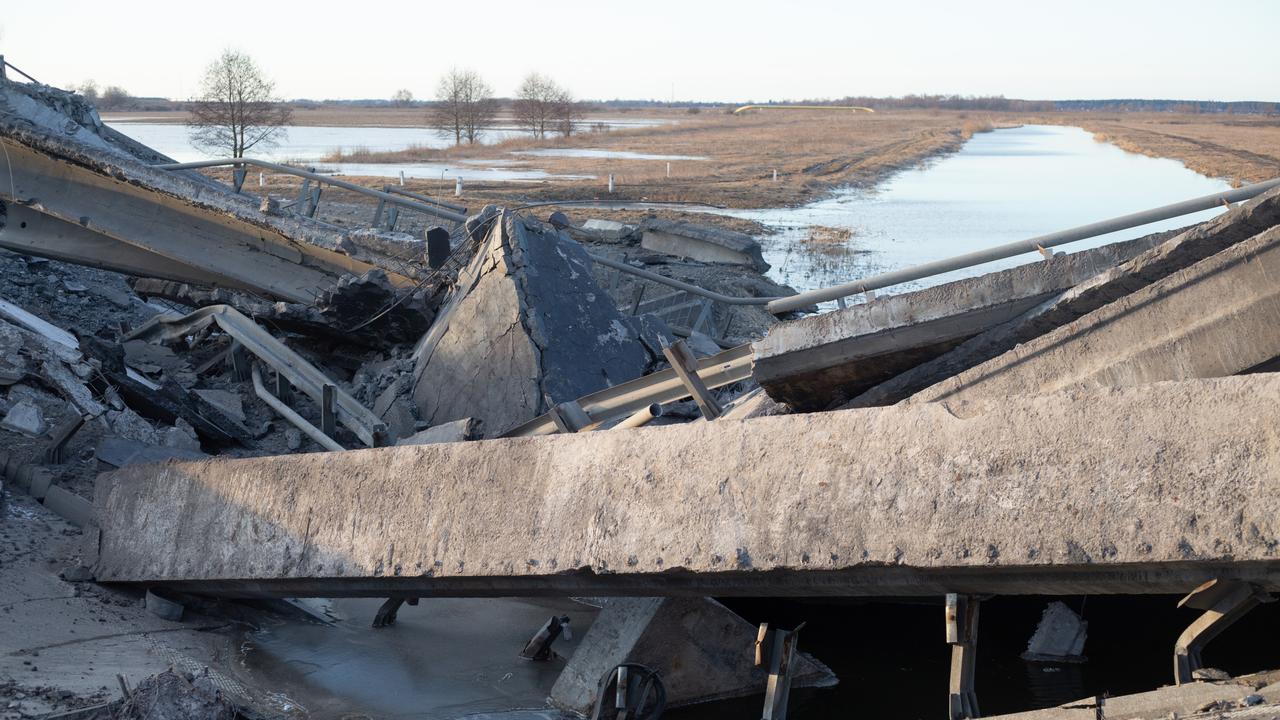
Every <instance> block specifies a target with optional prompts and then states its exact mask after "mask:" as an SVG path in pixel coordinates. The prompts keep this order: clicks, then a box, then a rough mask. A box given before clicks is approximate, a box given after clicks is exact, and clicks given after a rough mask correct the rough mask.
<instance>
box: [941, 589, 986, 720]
mask: <svg viewBox="0 0 1280 720" xmlns="http://www.w3.org/2000/svg"><path fill="white" fill-rule="evenodd" d="M981 602H982V601H981V599H979V598H978V597H977V596H974V595H958V594H956V593H947V601H946V611H947V643H948V644H950V645H951V687H950V693H949V695H948V696H947V717H948V718H950V719H951V720H967V719H968V718H976V717H978V716H979V713H978V693H977V691H976V690H975V689H974V666H975V663H976V660H977V650H978V606H979V604H981Z"/></svg>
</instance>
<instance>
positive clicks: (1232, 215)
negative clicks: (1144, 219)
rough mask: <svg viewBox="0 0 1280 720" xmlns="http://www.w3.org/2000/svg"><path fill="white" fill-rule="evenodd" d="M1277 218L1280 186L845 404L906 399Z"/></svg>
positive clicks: (1251, 233)
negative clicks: (1279, 188)
mask: <svg viewBox="0 0 1280 720" xmlns="http://www.w3.org/2000/svg"><path fill="white" fill-rule="evenodd" d="M1276 224H1280V190H1272V191H1270V192H1267V193H1264V194H1263V195H1260V196H1258V197H1256V198H1254V199H1252V200H1250V201H1248V202H1245V203H1242V204H1240V205H1238V206H1236V207H1235V208H1233V209H1232V210H1230V211H1228V212H1225V213H1223V214H1221V215H1219V216H1218V217H1216V218H1214V219H1212V220H1209V221H1207V222H1204V223H1201V224H1200V225H1196V226H1194V227H1191V228H1188V229H1187V230H1185V231H1183V232H1181V233H1178V234H1177V235H1176V236H1175V237H1174V238H1172V239H1170V240H1168V241H1166V242H1164V243H1162V244H1160V245H1159V246H1157V247H1155V248H1152V249H1151V250H1148V251H1147V252H1144V253H1142V254H1141V255H1138V256H1137V257H1135V258H1133V259H1131V260H1129V261H1127V262H1124V263H1122V264H1120V265H1118V266H1116V267H1114V268H1112V269H1110V270H1107V271H1105V272H1103V273H1101V274H1099V275H1097V276H1095V277H1093V278H1091V279H1089V280H1088V281H1086V282H1083V283H1080V284H1079V285H1077V286H1076V287H1074V288H1071V289H1070V290H1068V291H1066V292H1064V293H1062V294H1061V295H1060V296H1058V297H1056V298H1053V299H1051V300H1048V301H1045V302H1044V303H1042V304H1040V305H1038V306H1037V307H1035V308H1033V309H1031V310H1029V311H1027V312H1026V313H1024V314H1022V315H1020V316H1018V317H1017V318H1014V319H1013V320H1010V321H1008V322H1006V323H1003V324H1001V325H998V326H996V327H994V328H992V329H990V330H988V331H986V332H984V333H982V334H981V335H977V336H975V337H973V338H970V339H969V340H966V341H965V342H964V343H962V344H961V345H959V346H958V347H956V348H955V349H954V350H951V351H950V352H948V353H946V354H944V355H942V356H940V357H937V358H934V359H932V360H929V361H928V362H925V363H923V364H921V365H919V366H917V367H915V368H912V369H911V370H908V371H906V372H904V373H902V374H901V375H898V376H896V377H894V378H892V379H890V380H887V381H885V382H883V383H881V384H879V385H877V386H876V387H873V388H871V389H869V390H867V391H866V392H864V393H863V394H862V395H860V396H858V397H856V398H854V399H853V400H851V401H850V402H849V403H847V405H845V407H871V406H874V405H889V404H892V403H895V402H899V401H901V400H904V399H906V398H907V397H910V396H911V395H913V394H915V393H917V392H920V391H921V390H923V389H925V388H927V387H930V386H931V385H934V384H936V383H939V382H942V381H943V380H946V379H947V378H950V377H952V376H954V375H956V374H958V373H960V372H962V371H964V370H967V369H969V368H972V367H974V366H976V365H978V364H980V363H983V362H986V361H987V360H990V359H991V358H994V357H996V356H997V355H1000V354H1001V353H1004V352H1007V351H1009V350H1011V349H1013V348H1014V347H1016V346H1017V345H1018V344H1020V343H1026V342H1029V341H1031V340H1033V339H1035V338H1037V337H1040V336H1042V335H1044V334H1045V333H1048V332H1050V331H1052V330H1053V329H1055V328H1058V327H1061V326H1063V325H1066V324H1067V323H1070V322H1072V321H1074V320H1076V319H1077V318H1080V317H1082V316H1084V315H1086V314H1088V313H1090V312H1093V311H1094V310H1097V309H1098V308H1101V307H1103V306H1104V305H1106V304H1107V303H1110V302H1112V301H1114V300H1116V299H1118V298H1121V297H1124V296H1125V295H1128V294H1129V293H1132V292H1134V291H1136V290H1139V289H1141V288H1144V287H1146V286H1148V285H1150V284H1151V283H1153V282H1155V281H1157V280H1159V279H1161V278H1164V277H1167V276H1169V275H1170V274H1172V273H1175V272H1177V271H1178V270H1181V269H1183V268H1186V267H1189V266H1191V265H1193V264H1195V263H1197V262H1199V261H1201V260H1203V259H1205V258H1207V257H1209V256H1211V255H1213V254H1214V253H1217V252H1220V251H1221V250H1224V249H1226V248H1229V247H1231V246H1232V245H1234V244H1236V243H1238V242H1241V241H1243V240H1247V239H1249V238H1251V237H1253V236H1255V235H1257V234H1258V233H1260V232H1263V231H1265V230H1267V229H1269V228H1271V227H1273V226H1275V225H1276Z"/></svg>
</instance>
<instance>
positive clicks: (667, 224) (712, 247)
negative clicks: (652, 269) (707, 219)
mask: <svg viewBox="0 0 1280 720" xmlns="http://www.w3.org/2000/svg"><path fill="white" fill-rule="evenodd" d="M640 231H641V232H642V233H643V235H642V236H641V237H640V247H642V248H644V249H646V250H654V251H656V252H662V253H666V254H668V255H675V256H677V257H684V258H689V259H691V260H700V261H702V262H711V263H727V264H730V265H748V266H750V267H752V268H754V269H755V270H756V272H761V273H763V272H765V271H767V270H768V269H769V263H767V262H765V261H764V255H763V254H762V253H761V251H760V243H758V242H756V240H755V238H753V237H751V236H750V235H747V234H746V233H740V232H735V231H733V230H723V229H721V228H716V227H710V226H707V225H694V224H692V223H682V222H674V221H671V220H659V219H656V218H650V219H648V220H645V221H644V224H642V225H641V226H640Z"/></svg>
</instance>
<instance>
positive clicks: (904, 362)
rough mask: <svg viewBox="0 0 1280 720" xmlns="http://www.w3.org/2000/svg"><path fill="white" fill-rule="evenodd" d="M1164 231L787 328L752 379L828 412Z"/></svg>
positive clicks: (764, 349)
mask: <svg viewBox="0 0 1280 720" xmlns="http://www.w3.org/2000/svg"><path fill="white" fill-rule="evenodd" d="M1171 236H1172V233H1157V234H1155V235H1150V236H1147V237H1144V238H1139V239H1137V240H1129V241H1127V242H1121V243H1114V244H1111V245H1105V246H1103V247H1100V248H1094V249H1090V250H1084V251H1082V252H1078V253H1073V254H1071V255H1055V256H1054V257H1053V258H1051V259H1049V260H1046V261H1044V262H1034V263H1030V264H1027V265H1021V266H1019V267H1015V268H1010V269H1008V270H1001V271H998V272H993V273H988V274H986V275H982V276H979V277H975V278H966V279H964V280H957V281H956V282H950V283H946V284H945V285H938V286H935V287H931V288H926V289H924V290H920V291H917V292H911V293H904V294H902V295H893V296H889V297H884V298H879V299H876V300H873V301H871V302H869V303H864V304H859V305H854V306H851V307H847V308H845V309H843V310H837V311H835V312H829V313H823V314H821V315H815V316H812V317H808V318H803V319H801V320H794V321H791V322H784V323H779V324H777V325H774V326H773V327H772V328H770V329H769V334H768V335H766V336H765V337H764V339H763V340H760V341H759V342H757V343H755V344H754V345H753V347H752V349H753V350H754V353H755V356H754V361H755V363H754V365H753V368H752V375H753V377H754V378H755V380H756V382H758V383H760V385H761V386H763V387H764V389H765V391H766V392H767V393H769V397H771V398H773V399H774V400H776V401H778V402H785V403H787V404H788V405H790V406H791V407H792V408H793V409H796V410H802V411H807V410H823V409H826V408H829V407H831V406H832V405H833V404H839V403H841V402H844V401H846V400H848V399H849V398H852V397H854V396H856V395H858V394H859V393H861V392H863V391H864V390H866V389H867V388H869V387H871V386H873V385H875V384H877V383H880V382H883V381H885V380H888V379H889V378H892V377H893V376H895V375H897V374H899V373H901V372H903V371H905V370H908V369H910V368H912V367H915V366H916V365H919V364H920V363H922V362H925V361H926V360H930V359H932V358H935V357H937V356H939V355H942V354H943V353H945V352H947V351H948V350H950V349H952V348H953V347H955V346H956V345H958V344H959V343H961V342H963V341H965V340H967V339H968V338H970V337H973V336H974V335H977V334H978V333H980V332H983V331H985V330H988V329H990V328H992V327H995V326H996V325H998V324H1000V323H1003V322H1006V321H1008V320H1010V319H1012V318H1015V317H1017V316H1019V315H1021V314H1022V313H1024V312H1026V311H1027V310H1030V309H1032V308H1034V307H1036V306H1037V305H1039V304H1040V303H1042V302H1044V301H1045V300H1047V299H1049V298H1051V297H1053V296H1055V295H1057V294H1059V293H1061V292H1062V291H1063V290H1066V289H1068V288H1070V287H1072V286H1074V285H1077V284H1079V283H1081V282H1084V281H1085V280H1088V279H1089V278H1091V277H1093V276H1095V275H1097V274H1098V273H1101V272H1103V271H1105V270H1107V269H1109V268H1112V267H1115V266H1116V265H1118V264H1120V263H1122V262H1124V261H1125V260H1128V259H1129V258H1132V257H1133V256H1135V255H1137V254H1139V253H1141V252H1144V251H1146V250H1150V249H1151V248H1153V247H1155V246H1156V245H1158V244H1160V243H1161V242H1163V241H1164V240H1167V239H1168V238H1169V237H1171Z"/></svg>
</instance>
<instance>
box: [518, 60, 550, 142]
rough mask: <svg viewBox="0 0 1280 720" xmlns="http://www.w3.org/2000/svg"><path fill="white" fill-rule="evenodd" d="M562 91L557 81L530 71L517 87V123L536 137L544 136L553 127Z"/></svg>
mask: <svg viewBox="0 0 1280 720" xmlns="http://www.w3.org/2000/svg"><path fill="white" fill-rule="evenodd" d="M561 94H562V91H561V90H560V88H559V87H558V86H556V84H555V82H554V81H553V80H552V79H551V78H549V77H547V76H545V75H541V74H539V73H536V72H535V73H529V74H528V75H527V76H525V79H524V80H523V81H522V82H521V83H520V87H519V88H517V89H516V100H515V104H514V106H513V111H514V112H515V118H516V124H517V125H518V126H520V127H521V128H523V129H525V130H528V131H529V133H530V134H531V135H533V136H534V137H535V138H544V137H546V136H547V133H548V132H549V131H550V130H552V129H553V125H554V123H555V116H556V103H557V100H558V99H560V96H561Z"/></svg>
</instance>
